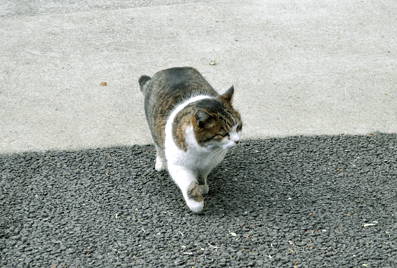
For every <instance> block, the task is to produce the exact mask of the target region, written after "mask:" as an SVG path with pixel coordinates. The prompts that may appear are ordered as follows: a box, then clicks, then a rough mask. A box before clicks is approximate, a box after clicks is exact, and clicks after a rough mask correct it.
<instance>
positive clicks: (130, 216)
mask: <svg viewBox="0 0 397 268" xmlns="http://www.w3.org/2000/svg"><path fill="white" fill-rule="evenodd" d="M396 147H397V135H396V134H379V133H376V134H375V135H369V136H346V135H341V136H318V137H289V138H280V139H265V140H246V141H244V142H242V144H241V146H238V147H237V148H236V149H234V150H233V151H231V152H230V153H229V154H228V156H227V157H226V159H225V161H224V162H223V163H222V164H221V165H220V166H219V167H217V168H216V169H215V170H214V171H213V172H212V174H210V178H209V179H210V180H209V185H210V194H209V195H208V196H207V197H206V199H205V201H206V205H205V209H204V213H203V214H201V215H195V214H193V213H191V212H190V211H189V209H188V208H187V207H186V205H185V204H184V201H183V198H182V195H181V194H180V192H179V190H178V189H177V187H176V185H175V184H174V183H173V182H172V181H171V179H170V178H169V176H168V174H167V173H166V172H162V173H158V172H156V171H155V170H154V159H155V152H154V147H153V146H151V145H146V146H132V147H117V148H100V149H92V150H84V151H71V152H54V151H50V152H37V153H22V154H12V155H1V156H0V171H1V183H0V191H1V192H0V202H1V208H2V209H1V210H0V250H1V251H0V253H1V262H0V266H1V267H66V266H67V267H134V266H137V265H138V264H139V265H141V266H144V267H156V266H169V267H175V266H186V267H193V266H194V267H221V266H228V267H243V266H256V267H396V266H397V235H396V233H397V225H396V222H397V220H396V214H395V213H396V208H397V198H396V196H397V193H396V191H397V190H396V189H397V181H396V178H397V151H396Z"/></svg>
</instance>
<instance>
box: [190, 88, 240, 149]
mask: <svg viewBox="0 0 397 268" xmlns="http://www.w3.org/2000/svg"><path fill="white" fill-rule="evenodd" d="M233 94H234V87H233V86H232V87H230V88H229V89H228V90H227V91H226V92H225V93H224V94H222V95H218V96H217V97H216V98H215V99H203V100H201V101H198V102H197V105H196V111H195V114H194V124H193V130H194V135H195V138H196V141H197V143H198V144H199V145H200V146H202V147H207V148H222V149H229V148H232V147H234V146H235V145H237V144H238V143H239V142H240V138H241V134H242V127H243V123H242V121H241V117H240V114H239V113H238V112H237V111H236V110H235V109H233V107H232V99H233Z"/></svg>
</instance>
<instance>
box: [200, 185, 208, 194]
mask: <svg viewBox="0 0 397 268" xmlns="http://www.w3.org/2000/svg"><path fill="white" fill-rule="evenodd" d="M199 189H200V193H201V194H208V192H209V191H210V187H208V184H205V185H199Z"/></svg>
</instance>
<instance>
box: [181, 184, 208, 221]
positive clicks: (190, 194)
mask: <svg viewBox="0 0 397 268" xmlns="http://www.w3.org/2000/svg"><path fill="white" fill-rule="evenodd" d="M185 200H186V204H187V206H188V207H189V208H190V210H191V211H193V212H194V213H199V212H201V211H202V210H203V208H204V199H203V196H202V195H201V191H200V188H199V185H198V183H197V182H192V184H190V186H189V188H188V189H187V197H186V198H185Z"/></svg>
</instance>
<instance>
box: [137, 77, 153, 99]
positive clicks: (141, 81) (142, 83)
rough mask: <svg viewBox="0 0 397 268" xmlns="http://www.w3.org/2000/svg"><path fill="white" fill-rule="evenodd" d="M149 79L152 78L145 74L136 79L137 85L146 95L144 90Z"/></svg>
mask: <svg viewBox="0 0 397 268" xmlns="http://www.w3.org/2000/svg"><path fill="white" fill-rule="evenodd" d="M150 80H152V78H150V77H149V76H147V75H142V76H141V77H140V78H139V80H138V81H139V86H140V87H141V91H142V92H143V94H144V95H146V92H145V91H146V89H147V87H148V85H149V84H150Z"/></svg>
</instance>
